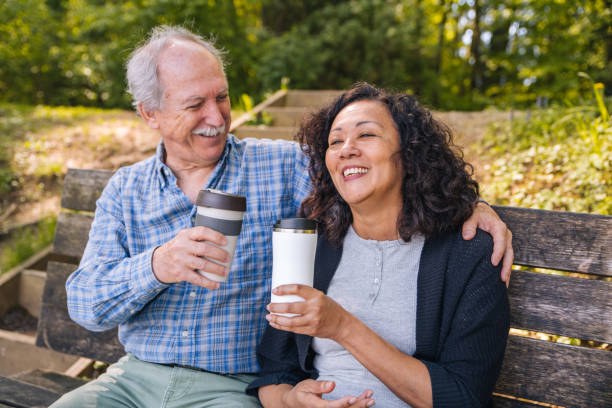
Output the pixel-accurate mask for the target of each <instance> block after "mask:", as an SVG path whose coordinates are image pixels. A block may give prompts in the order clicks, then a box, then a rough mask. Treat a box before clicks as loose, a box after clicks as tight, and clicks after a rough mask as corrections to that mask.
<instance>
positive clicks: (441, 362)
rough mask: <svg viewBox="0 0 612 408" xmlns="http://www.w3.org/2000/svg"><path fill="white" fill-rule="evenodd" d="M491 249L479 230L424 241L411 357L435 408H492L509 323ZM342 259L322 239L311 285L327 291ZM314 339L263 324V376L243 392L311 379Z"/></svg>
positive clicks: (314, 375)
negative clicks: (468, 236) (424, 374)
mask: <svg viewBox="0 0 612 408" xmlns="http://www.w3.org/2000/svg"><path fill="white" fill-rule="evenodd" d="M492 248H493V242H492V239H491V237H490V235H488V234H487V233H485V232H483V231H480V230H479V231H478V232H477V234H476V237H475V238H474V239H472V240H469V241H466V240H464V239H463V238H462V237H461V234H460V233H459V232H453V233H446V234H438V235H437V236H435V237H432V238H428V239H427V240H426V241H425V245H424V247H423V252H422V254H421V260H420V265H419V275H418V278H417V321H416V352H415V354H414V357H415V358H418V359H419V360H421V361H422V362H423V363H424V364H425V365H426V366H427V369H428V371H429V376H430V378H431V384H432V392H433V405H434V407H484V406H492V402H491V394H492V392H493V387H494V386H495V382H496V380H497V377H498V376H499V372H500V369H501V365H502V360H503V357H504V350H505V347H506V341H507V338H508V328H509V324H510V322H509V320H510V317H509V306H508V298H507V296H506V287H505V285H504V283H503V282H502V281H501V280H500V268H501V266H497V267H495V266H493V265H492V264H491V261H490V259H491V252H492ZM341 256H342V248H339V249H338V248H334V247H332V246H331V245H330V244H329V243H328V242H327V240H326V239H325V237H320V238H319V242H318V244H317V253H316V261H315V278H314V287H315V288H317V289H319V290H321V291H323V292H326V291H327V288H328V287H329V283H330V281H331V279H332V277H333V275H334V273H335V271H336V268H337V267H338V264H339V263H340V258H341ZM500 264H501V263H500ZM311 341H312V337H311V336H306V335H302V334H294V333H291V332H286V331H280V330H276V329H274V328H272V327H270V326H268V327H267V329H266V331H265V333H264V336H263V338H262V341H261V343H260V344H259V347H258V349H257V358H258V362H259V365H260V367H261V373H260V374H261V377H259V378H258V379H256V380H255V381H253V382H252V383H251V384H250V385H249V386H248V387H247V390H246V391H247V393H249V394H251V395H257V389H258V388H259V387H262V386H264V385H269V384H283V383H286V384H291V385H295V384H297V383H298V382H300V381H302V380H304V379H307V378H314V379H316V378H317V371H316V370H315V369H314V367H313V364H312V363H313V358H314V352H313V350H312V348H311ZM374 398H376V396H374Z"/></svg>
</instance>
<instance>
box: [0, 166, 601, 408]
mask: <svg viewBox="0 0 612 408" xmlns="http://www.w3.org/2000/svg"><path fill="white" fill-rule="evenodd" d="M111 174H112V173H111V172H108V171H98V170H76V169H70V170H69V171H68V173H67V175H66V178H65V183H64V191H63V195H62V207H63V209H64V210H63V211H62V212H61V214H60V216H59V219H58V224H57V230H56V235H55V242H54V252H55V254H56V255H57V256H61V257H62V259H63V260H64V262H61V263H59V262H51V263H49V266H48V275H47V282H46V286H45V290H44V295H43V307H42V313H41V318H40V322H39V327H38V338H37V345H39V346H40V347H48V348H51V349H53V350H56V351H61V352H64V353H69V354H74V355H79V356H85V357H89V358H92V359H96V360H101V361H105V362H113V361H116V360H117V359H118V358H119V357H120V356H121V355H123V349H122V347H121V345H120V344H119V343H118V341H117V338H116V330H111V331H108V332H104V333H93V332H89V331H87V330H85V329H83V328H81V327H80V326H78V325H77V324H75V323H74V322H72V321H71V320H70V318H69V316H68V312H67V309H66V293H65V289H64V285H65V281H66V278H67V277H68V275H69V274H70V273H71V272H72V271H74V270H75V269H76V265H77V263H78V260H79V258H80V257H81V255H82V253H83V250H84V248H85V244H86V242H87V237H88V231H89V227H90V224H91V221H92V218H93V210H94V209H95V201H96V199H97V198H98V196H99V195H100V193H101V191H102V189H103V188H104V186H105V185H106V183H107V181H108V179H109V177H110V176H111ZM494 208H495V210H496V211H497V212H498V213H499V214H500V216H501V217H502V218H503V219H504V221H505V222H506V223H507V224H508V226H509V227H510V229H511V230H512V231H513V234H514V238H513V242H514V248H515V264H516V265H523V266H527V267H531V268H534V267H535V268H548V269H555V270H563V271H571V272H579V273H580V274H581V275H579V276H578V275H575V276H567V274H565V275H558V274H557V275H555V274H545V273H539V272H532V271H525V270H515V271H514V272H513V274H512V279H511V284H510V290H509V298H510V304H511V326H512V327H513V328H516V329H521V330H529V331H536V332H542V333H546V334H550V335H557V336H566V337H571V338H577V339H581V340H582V342H583V343H584V344H586V342H587V341H595V342H601V343H608V344H609V343H612V278H611V277H612V217H610V216H600V215H592V214H577V213H567V212H554V211H543V210H532V209H525V208H513V207H494ZM46 375H47V377H50V376H52V374H49V373H46ZM51 382H52V381H51V380H50V379H49V378H47V382H46V383H45V382H44V381H43V382H38V383H36V382H35V381H34V380H29V381H20V380H18V379H0V407H2V406H3V405H2V404H4V405H7V406H37V405H40V406H44V405H45V404H47V405H48V404H50V403H51V402H52V401H53V400H54V399H55V398H57V397H58V396H59V395H60V394H61V392H64V391H66V390H67V389H69V388H70V384H68V385H64V386H63V388H62V387H57V386H56V388H55V389H53V387H51V385H50V383H51ZM56 383H57V382H56ZM74 385H76V384H74ZM20 386H21V387H22V388H19V387H20ZM6 390H10V391H8V392H7V391H6ZM19 390H21V391H19ZM60 391H61V392H60ZM7 395H8V396H7ZM24 395H35V396H36V398H37V399H33V400H32V401H26V400H25V399H23V398H24V397H23V396H24ZM18 398H20V399H21V400H17V399H18ZM494 400H495V406H496V407H537V406H542V404H541V403H546V404H553V405H559V406H563V407H604V406H612V352H611V351H609V350H603V349H596V348H589V347H583V346H576V345H568V344H562V343H559V342H552V341H546V340H541V339H537V338H529V337H523V336H520V335H515V334H511V335H510V338H509V341H508V346H507V351H506V357H505V360H504V365H503V369H502V373H501V376H500V378H499V381H498V383H497V387H496V393H495V399H494ZM529 401H531V402H529ZM536 402H538V403H539V404H538V403H536ZM544 406H550V405H544Z"/></svg>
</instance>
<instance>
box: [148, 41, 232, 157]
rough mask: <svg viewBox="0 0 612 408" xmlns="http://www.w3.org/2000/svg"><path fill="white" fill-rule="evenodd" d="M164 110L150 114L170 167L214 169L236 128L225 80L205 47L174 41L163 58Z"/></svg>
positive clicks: (149, 120)
mask: <svg viewBox="0 0 612 408" xmlns="http://www.w3.org/2000/svg"><path fill="white" fill-rule="evenodd" d="M159 58H160V60H159V65H158V75H159V79H160V81H161V84H162V89H163V95H162V98H161V108H160V109H159V110H155V111H153V112H151V113H150V119H148V120H147V122H148V123H149V125H150V126H152V127H154V128H157V129H159V131H160V133H161V136H162V140H163V141H164V146H165V147H166V153H167V157H166V163H167V164H168V165H170V166H171V167H173V165H174V166H179V167H180V168H193V167H202V168H203V167H214V166H215V165H216V163H217V161H218V160H219V158H220V157H221V154H222V153H223V149H224V147H225V140H226V138H227V133H228V131H229V127H230V124H231V108H230V101H229V96H228V85H227V80H226V78H225V75H223V71H222V70H221V67H220V65H219V63H218V62H217V60H216V59H215V58H214V56H213V55H212V54H211V53H210V52H208V51H207V50H206V49H204V48H203V47H202V46H200V45H198V44H195V43H192V42H186V41H175V42H174V44H172V45H171V46H169V47H168V48H167V49H166V50H164V51H163V52H162V54H161V55H160V57H159Z"/></svg>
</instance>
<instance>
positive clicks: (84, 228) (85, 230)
mask: <svg viewBox="0 0 612 408" xmlns="http://www.w3.org/2000/svg"><path fill="white" fill-rule="evenodd" d="M92 221H93V215H91V214H78V213H67V212H62V213H60V215H59V217H58V218H57V228H56V229H55V240H54V241H53V252H54V253H56V254H59V255H65V256H69V257H71V258H75V259H77V260H78V259H81V257H82V256H83V251H85V246H86V245H87V240H88V239H89V228H90V227H91V223H92Z"/></svg>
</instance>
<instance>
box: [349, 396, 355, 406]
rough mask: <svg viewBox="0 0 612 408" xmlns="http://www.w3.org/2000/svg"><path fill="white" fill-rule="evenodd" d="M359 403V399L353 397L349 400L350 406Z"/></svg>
mask: <svg viewBox="0 0 612 408" xmlns="http://www.w3.org/2000/svg"><path fill="white" fill-rule="evenodd" d="M356 402H357V398H355V397H353V398H351V399H350V400H349V404H351V405H353V404H354V403H356Z"/></svg>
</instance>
